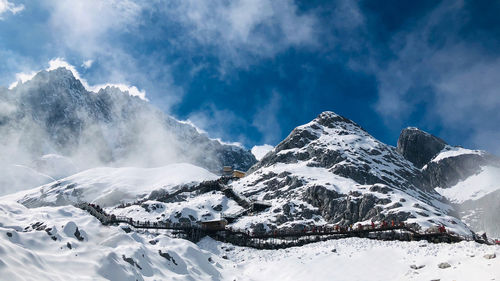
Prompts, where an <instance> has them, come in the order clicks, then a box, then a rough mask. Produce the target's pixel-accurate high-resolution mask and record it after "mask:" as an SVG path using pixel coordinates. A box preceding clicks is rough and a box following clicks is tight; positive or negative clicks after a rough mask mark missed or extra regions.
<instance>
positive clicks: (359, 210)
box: [304, 186, 409, 225]
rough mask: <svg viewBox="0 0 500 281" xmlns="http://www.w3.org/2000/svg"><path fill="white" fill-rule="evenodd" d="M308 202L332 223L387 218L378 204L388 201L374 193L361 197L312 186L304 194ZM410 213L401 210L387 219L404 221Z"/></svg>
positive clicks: (347, 223)
mask: <svg viewBox="0 0 500 281" xmlns="http://www.w3.org/2000/svg"><path fill="white" fill-rule="evenodd" d="M304 199H305V201H306V202H308V203H310V204H311V205H313V206H315V207H317V208H318V209H319V210H320V212H321V215H322V216H323V218H325V219H326V220H327V221H328V222H330V223H339V224H342V225H349V224H353V223H356V222H358V221H364V220H368V219H374V220H382V219H384V218H386V217H385V216H384V215H382V214H381V211H382V208H381V207H379V206H376V205H383V204H381V203H384V204H386V201H384V200H383V199H380V198H378V197H376V196H374V195H372V194H368V193H367V194H363V196H361V197H360V198H354V197H351V196H347V195H344V194H338V193H337V192H335V191H332V190H328V189H327V188H325V187H322V186H312V187H310V188H308V189H307V191H306V193H305V194H304ZM408 216H409V214H408V213H405V212H399V213H395V214H391V215H388V216H387V217H388V218H386V219H391V218H392V219H394V220H397V221H404V220H406V219H407V218H408Z"/></svg>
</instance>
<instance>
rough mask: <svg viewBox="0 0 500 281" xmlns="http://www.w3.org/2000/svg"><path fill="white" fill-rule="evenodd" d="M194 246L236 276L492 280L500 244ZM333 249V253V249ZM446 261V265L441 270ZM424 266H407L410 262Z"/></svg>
mask: <svg viewBox="0 0 500 281" xmlns="http://www.w3.org/2000/svg"><path fill="white" fill-rule="evenodd" d="M198 245H199V246H200V247H201V248H202V249H205V250H207V251H210V252H212V253H214V254H216V255H220V256H222V255H226V256H227V257H228V258H229V260H230V261H232V262H234V263H235V271H236V272H237V274H238V275H237V276H235V280H254V281H258V280H262V281H265V280H317V281H320V280H345V281H347V280H497V279H498V277H499V276H500V259H499V258H496V259H485V258H483V255H485V254H492V253H496V255H497V256H498V255H499V254H500V246H485V245H481V244H477V243H474V242H461V243H457V244H430V243H428V242H397V241H378V240H369V239H361V238H348V239H341V240H330V241H325V242H318V243H313V244H308V245H305V246H302V247H293V248H288V249H280V250H255V249H249V248H243V247H237V246H233V245H230V244H224V243H220V242H217V241H214V240H212V239H210V238H205V239H204V240H202V241H201V242H200V243H198ZM334 249H335V251H336V252H332V250H334ZM442 262H447V263H449V264H450V266H451V267H449V268H446V269H441V268H439V267H438V264H440V263H442ZM411 265H416V266H423V267H422V268H420V269H412V268H411V267H410V266H411Z"/></svg>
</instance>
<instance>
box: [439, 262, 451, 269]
mask: <svg viewBox="0 0 500 281" xmlns="http://www.w3.org/2000/svg"><path fill="white" fill-rule="evenodd" d="M438 267H439V268H441V269H445V268H449V267H451V265H450V264H449V263H447V262H442V263H440V264H438Z"/></svg>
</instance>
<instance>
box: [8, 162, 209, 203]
mask: <svg viewBox="0 0 500 281" xmlns="http://www.w3.org/2000/svg"><path fill="white" fill-rule="evenodd" d="M217 178H218V177H217V176H216V175H214V174H212V173H210V172H208V171H207V170H205V169H203V168H200V167H197V166H194V165H191V164H186V163H183V164H171V165H167V166H164V167H158V168H134V167H123V168H108V167H102V168H94V169H89V170H86V171H83V172H80V173H78V174H75V175H73V176H70V177H67V178H64V179H61V180H59V181H56V182H52V183H49V184H46V185H43V186H41V187H38V188H35V189H31V190H28V191H21V192H18V193H16V194H13V195H9V197H14V198H17V200H19V199H21V200H22V201H26V200H30V199H31V200H40V201H41V202H44V203H48V204H50V203H52V204H56V202H57V201H58V200H61V199H64V200H66V201H68V202H75V203H76V202H81V201H84V202H92V203H97V204H99V205H101V206H114V205H118V204H120V203H122V202H130V201H135V200H136V199H138V198H139V197H143V196H146V195H148V194H149V193H151V191H153V190H156V189H160V188H161V189H164V190H166V191H167V192H171V191H174V190H172V188H174V187H178V186H179V185H182V184H195V183H196V182H201V181H204V180H214V179H217Z"/></svg>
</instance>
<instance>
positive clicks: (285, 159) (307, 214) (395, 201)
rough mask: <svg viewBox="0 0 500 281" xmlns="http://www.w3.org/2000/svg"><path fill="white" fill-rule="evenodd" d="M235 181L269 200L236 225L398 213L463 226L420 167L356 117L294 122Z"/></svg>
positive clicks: (347, 220)
mask: <svg viewBox="0 0 500 281" xmlns="http://www.w3.org/2000/svg"><path fill="white" fill-rule="evenodd" d="M250 172H251V174H250V175H248V176H247V177H245V178H244V179H242V180H240V181H238V182H236V183H233V187H234V188H235V189H236V190H238V191H239V192H242V193H243V194H245V195H247V196H250V197H252V198H254V199H257V200H266V201H268V202H272V207H271V208H270V209H269V210H268V211H266V212H264V213H263V214H261V215H259V216H257V217H254V218H252V219H251V218H245V219H241V220H240V221H238V222H237V223H236V225H237V226H238V225H241V224H244V225H245V226H250V227H256V228H262V227H269V228H274V227H277V228H280V227H304V225H307V224H321V223H325V222H329V223H340V224H344V225H349V224H355V223H357V222H365V223H367V222H369V221H372V220H373V221H381V220H393V219H394V220H396V221H406V222H410V223H418V224H419V225H421V226H423V227H425V226H430V225H433V224H438V223H440V224H444V225H448V226H449V227H452V228H454V229H457V231H460V232H467V228H466V227H465V226H464V225H463V224H462V223H461V222H460V221H459V220H458V219H456V218H453V217H451V216H450V215H449V214H450V212H451V211H452V208H451V206H449V205H448V204H447V203H445V202H443V201H442V197H441V196H440V195H439V194H438V193H437V192H436V191H435V190H434V189H432V188H430V185H429V183H428V181H427V180H426V178H425V177H424V176H423V174H422V172H421V171H420V169H418V168H417V167H415V166H414V165H413V164H412V162H410V161H409V160H407V159H405V158H404V157H403V155H401V154H400V153H399V152H398V151H397V150H396V148H394V147H391V146H389V145H386V144H384V143H381V142H380V141H378V140H376V139H375V138H373V137H372V136H371V135H369V134H368V133H367V132H366V131H365V130H364V129H363V128H361V127H360V126H359V125H357V124H356V123H354V122H353V121H351V120H349V119H346V118H344V117H342V116H339V115H337V114H335V113H333V112H323V113H322V114H320V115H319V116H318V117H317V118H316V119H314V120H313V121H311V122H310V123H308V124H305V125H303V126H299V127H297V128H296V129H294V130H293V131H292V133H291V134H290V135H289V136H288V137H287V138H286V139H285V140H283V141H282V142H281V143H280V144H279V145H277V146H276V147H275V148H274V149H273V150H272V151H271V152H270V153H268V154H267V155H266V156H265V157H264V158H263V159H262V160H261V161H260V162H259V163H257V164H256V165H255V166H253V167H252V168H251V169H250Z"/></svg>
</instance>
